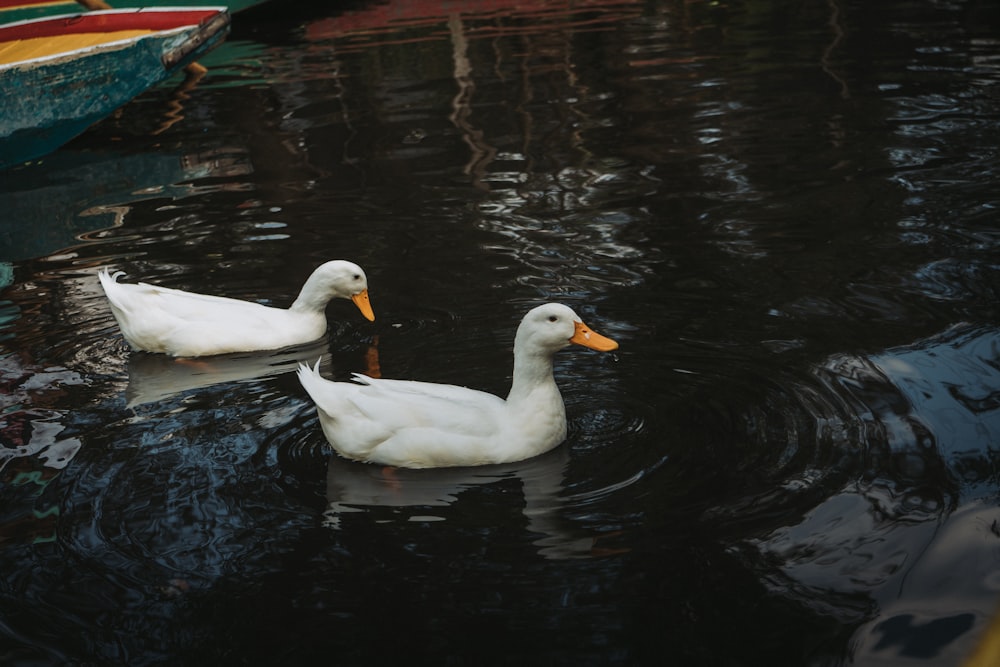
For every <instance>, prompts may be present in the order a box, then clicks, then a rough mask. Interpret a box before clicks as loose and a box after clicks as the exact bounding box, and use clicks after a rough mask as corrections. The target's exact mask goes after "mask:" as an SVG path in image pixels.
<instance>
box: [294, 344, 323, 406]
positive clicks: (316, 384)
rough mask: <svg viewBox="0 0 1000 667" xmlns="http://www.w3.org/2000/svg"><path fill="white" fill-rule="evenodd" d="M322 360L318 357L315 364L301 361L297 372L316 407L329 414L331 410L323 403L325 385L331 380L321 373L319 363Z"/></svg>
mask: <svg viewBox="0 0 1000 667" xmlns="http://www.w3.org/2000/svg"><path fill="white" fill-rule="evenodd" d="M322 360H323V358H322V357H320V358H319V359H317V360H316V364H315V365H314V366H310V365H309V364H304V363H301V362H300V363H299V370H298V371H297V374H298V376H299V383H301V384H302V388H303V389H305V390H306V393H307V394H309V398H311V399H312V401H313V403H315V404H316V407H317V408H319V409H320V410H323V412H326V413H328V414H329V413H330V410H328V409H327V406H325V405H324V404H323V403H324V401H323V389H324V385H325V384H328V383H329V382H330V381H329V380H327V379H325V378H324V377H323V376H322V375H320V374H319V364H320V361H322Z"/></svg>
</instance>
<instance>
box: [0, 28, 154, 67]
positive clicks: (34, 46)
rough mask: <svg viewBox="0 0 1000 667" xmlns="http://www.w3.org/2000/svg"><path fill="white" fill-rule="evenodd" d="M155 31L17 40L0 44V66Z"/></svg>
mask: <svg viewBox="0 0 1000 667" xmlns="http://www.w3.org/2000/svg"><path fill="white" fill-rule="evenodd" d="M153 32H157V31H156V30H115V31H112V32H85V33H81V34H79V35H60V36H58V37H36V38H34V39H19V40H16V41H13V42H4V43H0V65H8V64H10V63H16V62H20V61H22V60H31V59H33V58H43V57H46V56H55V55H59V54H60V53H66V52H69V51H75V50H77V49H83V48H87V47H90V46H98V45H100V44H105V43H107V42H117V41H119V40H123V39H132V38H133V37H140V36H142V35H148V34H150V33H153Z"/></svg>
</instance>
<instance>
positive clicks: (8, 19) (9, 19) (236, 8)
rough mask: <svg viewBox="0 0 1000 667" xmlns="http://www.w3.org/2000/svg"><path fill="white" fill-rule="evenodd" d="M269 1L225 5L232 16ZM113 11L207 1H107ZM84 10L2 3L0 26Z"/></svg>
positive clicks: (33, 0) (71, 4) (51, 0)
mask: <svg viewBox="0 0 1000 667" xmlns="http://www.w3.org/2000/svg"><path fill="white" fill-rule="evenodd" d="M268 1H269V0H232V1H231V2H227V3H226V10H227V11H228V12H229V13H230V14H235V13H237V12H241V11H243V10H244V9H249V8H250V7H254V6H256V5H260V4H263V3H264V2H268ZM106 2H107V4H109V5H111V6H112V8H114V9H138V8H140V7H163V8H166V7H171V8H174V7H204V6H205V0H106ZM84 9H85V7H84V6H83V5H81V4H79V3H78V2H76V0H0V24H7V23H13V22H14V21H26V20H29V19H38V18H45V17H49V16H58V15H60V14H73V13H74V12H82V11H84Z"/></svg>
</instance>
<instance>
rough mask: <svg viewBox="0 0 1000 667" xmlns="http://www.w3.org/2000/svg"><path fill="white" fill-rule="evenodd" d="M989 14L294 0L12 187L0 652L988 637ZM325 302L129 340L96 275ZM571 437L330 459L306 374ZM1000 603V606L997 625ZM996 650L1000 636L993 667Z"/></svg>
mask: <svg viewBox="0 0 1000 667" xmlns="http://www.w3.org/2000/svg"><path fill="white" fill-rule="evenodd" d="M998 27H1000V8H998V6H997V5H996V4H995V3H992V2H987V1H986V0H982V1H977V0H953V1H951V2H937V1H932V0H924V1H921V2H908V1H906V2H904V1H902V0H898V1H892V0H889V1H887V2H879V3H872V2H865V1H863V0H846V1H845V0H827V1H820V0H815V1H810V2H782V1H778V0H774V1H762V2H754V1H751V0H746V1H745V2H738V1H737V2H707V1H706V2H698V1H695V2H681V1H679V0H659V1H658V0H647V1H631V0H605V1H601V0H594V1H586V0H583V1H577V2H565V1H560V0H539V1H537V2H518V3H514V2H505V1H504V0H497V1H495V2H488V3H476V2H471V1H470V2H462V1H460V0H455V1H450V2H418V1H417V0H405V1H404V0H396V1H393V2H390V3H388V4H374V3H372V4H366V3H363V2H358V3H354V4H350V5H339V7H329V6H327V4H326V3H312V4H309V3H278V6H268V5H265V6H263V7H262V8H259V9H258V10H251V11H250V12H247V13H241V14H237V15H236V16H235V17H234V21H233V30H232V33H231V34H230V36H229V38H228V40H227V42H226V43H225V44H224V45H222V46H221V47H220V48H219V49H217V50H216V51H214V52H213V53H212V54H210V55H209V56H208V57H207V58H206V59H205V60H204V61H203V64H204V65H206V66H207V67H208V73H207V75H206V76H205V77H203V78H202V79H201V80H199V81H196V82H182V81H181V80H180V79H177V80H174V81H171V82H170V84H169V85H165V86H162V87H160V88H157V89H155V90H153V91H150V92H148V93H146V94H144V95H142V96H140V97H139V98H138V99H136V100H135V101H133V102H132V103H130V104H129V105H127V106H126V107H125V108H123V109H122V110H121V111H120V112H119V113H117V114H116V115H115V116H114V117H113V118H110V119H108V120H106V121H104V122H102V123H100V124H98V125H97V126H95V127H93V128H91V129H90V130H88V132H86V133H85V134H84V135H82V136H81V137H79V138H78V139H76V140H75V141H73V142H72V143H71V144H69V145H67V146H66V147H64V148H63V149H62V150H60V151H58V152H57V153H55V154H53V155H50V156H48V157H46V158H45V159H43V160H40V161H38V162H37V163H33V164H29V165H26V166H22V167H18V168H13V169H8V170H6V171H3V172H0V210H2V213H0V221H2V222H0V290H2V291H0V386H2V388H3V392H2V394H0V401H2V403H0V408H2V411H0V445H2V448H0V572H2V573H3V576H2V577H0V610H2V611H0V656H2V659H3V662H5V664H15V665H22V664H23V665H49V664H51V665H57V664H58V665H63V664H88V665H90V664H93V665H97V664H100V665H112V664H121V665H126V664H127V665H149V664H162V663H168V664H210V663H211V664H276V665H278V664H280V665H294V664H319V663H320V662H321V661H322V663H324V664H336V665H371V664H386V663H388V662H390V661H399V660H405V661H407V662H410V663H413V662H416V663H418V664H420V663H427V664H452V665H454V664H515V663H516V664H539V665H551V664H580V665H585V664H593V665H607V664H632V665H637V664H649V665H653V664H656V665H662V664H668V665H760V664H768V665H944V664H949V665H959V664H962V663H963V661H964V660H965V658H966V657H968V656H969V655H971V654H972V653H973V651H974V650H975V649H976V647H977V646H978V645H980V643H981V642H982V641H983V640H984V638H985V637H988V636H989V634H990V631H989V627H990V624H991V623H992V622H993V619H994V616H995V614H996V613H997V612H998V603H1000V557H998V554H1000V528H998V525H1000V504H998V500H1000V472H998V471H1000V458H998V456H1000V307H998V304H1000V301H998V297H1000V214H998V206H1000V188H998V187H997V180H998V175H1000V149H998V146H1000V31H998V30H997V28H998ZM335 258H346V259H351V260H353V261H355V262H358V263H359V264H360V265H361V266H363V267H364V268H365V270H366V272H367V274H368V278H369V283H370V286H371V297H372V304H373V306H374V309H375V313H376V316H377V319H376V320H375V322H373V323H369V322H367V321H366V320H364V319H363V318H362V317H361V316H360V315H359V314H358V313H357V311H356V310H355V309H354V308H353V307H352V306H351V304H349V303H346V302H343V301H337V302H335V303H332V304H331V305H330V306H329V309H328V315H329V320H330V332H329V335H328V337H327V338H326V339H324V340H322V341H319V342H318V343H316V344H314V345H310V346H307V347H305V348H302V349H296V350H290V351H283V352H281V353H260V354H248V355H231V356H227V357H225V358H221V359H211V360H201V361H199V362H197V363H192V362H190V361H187V360H173V359H168V358H164V357H161V356H157V355H148V354H144V353H133V352H130V351H129V350H128V348H127V346H126V345H125V343H124V341H123V340H122V338H121V336H120V334H119V332H118V329H117V327H116V324H115V321H114V320H113V318H112V316H111V313H110V311H109V310H108V307H107V304H106V301H105V299H104V296H103V294H102V292H101V290H100V287H99V284H98V282H97V277H96V274H97V271H98V269H100V268H101V267H105V266H108V267H113V268H115V269H120V270H122V271H125V272H126V273H127V274H128V277H127V278H126V280H129V281H137V280H143V281H148V282H153V283H158V284H162V285H167V286H170V287H176V288H182V289H190V290H197V291H202V292H210V293H215V294H224V295H227V296H233V297H237V298H243V299H250V300H254V301H259V302H262V303H267V304H271V305H279V306H287V305H288V304H290V302H291V301H292V300H293V298H294V297H295V295H296V294H297V292H298V289H299V287H300V286H301V284H302V282H303V281H304V279H305V277H306V276H307V275H308V274H309V272H310V271H311V270H312V268H314V267H315V266H316V265H318V264H320V263H321V262H323V261H325V260H328V259H335ZM544 301H560V302H563V303H566V304H568V305H570V306H572V307H573V308H574V309H575V310H576V311H577V312H578V313H579V314H580V315H581V316H582V317H583V319H584V320H585V321H586V322H587V323H588V324H589V325H590V326H592V327H593V328H594V329H595V330H597V331H599V332H601V333H603V334H605V335H607V336H610V337H611V338H614V339H615V340H617V341H618V343H619V344H620V349H619V350H617V351H616V352H614V353H609V354H600V353H596V352H591V351H587V350H583V349H582V348H576V349H573V350H566V351H563V352H561V353H560V354H559V355H558V356H557V360H556V376H557V381H558V382H559V384H560V387H561V390H562V393H563V397H564V399H565V402H566V406H567V413H568V418H569V435H568V438H567V441H566V442H565V443H564V444H563V445H562V446H560V447H559V448H557V449H555V450H553V451H552V452H550V453H549V454H547V455H544V456H541V457H539V458H536V459H532V460H528V461H524V462H521V463H517V464H510V465H505V466H498V467H484V468H478V469H454V470H427V471H402V470H400V471H395V474H388V473H387V472H386V471H383V470H382V469H381V468H379V467H377V466H372V465H365V464H360V463H353V462H348V461H345V460H342V459H339V458H338V457H337V456H336V455H334V454H333V453H332V451H331V450H330V448H329V447H328V446H327V445H326V442H325V440H324V438H323V435H322V433H321V431H320V429H319V424H318V421H317V419H316V414H315V410H314V408H313V405H312V403H311V402H310V401H309V400H308V397H307V396H306V394H305V392H304V391H303V390H302V388H301V386H300V385H299V383H298V381H297V379H296V378H295V375H294V373H291V372H290V371H292V370H293V369H294V368H295V365H296V361H297V360H298V359H310V360H313V359H317V358H319V357H321V356H322V359H323V362H322V369H323V372H324V374H325V375H326V376H328V377H333V378H338V379H345V378H347V377H349V376H350V374H351V373H353V372H359V371H360V372H368V373H374V374H379V375H381V376H383V377H396V378H409V379H420V380H428V381H434V382H447V383H455V384H461V385H466V386H471V387H475V388H477V389H482V390H486V391H491V392H494V393H498V394H501V395H503V394H505V393H506V390H507V388H508V383H509V379H510V372H511V358H510V350H511V342H512V338H513V332H514V329H515V328H516V325H517V323H518V321H519V320H520V318H521V316H522V315H523V314H524V312H525V311H527V310H528V309H529V308H530V307H532V306H534V305H536V304H538V303H541V302H544ZM994 632H996V631H994ZM978 664H988V663H986V662H983V663H978Z"/></svg>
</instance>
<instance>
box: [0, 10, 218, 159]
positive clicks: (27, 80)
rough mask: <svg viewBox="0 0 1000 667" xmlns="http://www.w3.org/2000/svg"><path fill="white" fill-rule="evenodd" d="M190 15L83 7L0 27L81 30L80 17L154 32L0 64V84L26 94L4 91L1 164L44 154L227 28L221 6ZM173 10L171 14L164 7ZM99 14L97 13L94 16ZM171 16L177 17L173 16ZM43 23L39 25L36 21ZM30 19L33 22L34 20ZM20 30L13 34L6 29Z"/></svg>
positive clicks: (173, 69)
mask: <svg viewBox="0 0 1000 667" xmlns="http://www.w3.org/2000/svg"><path fill="white" fill-rule="evenodd" d="M181 13H183V14H190V15H192V16H193V17H194V18H197V19H198V20H197V21H196V22H195V23H194V24H192V25H188V26H186V27H185V26H182V25H178V26H177V27H175V28H166V27H164V26H169V25H170V24H171V23H170V19H169V17H168V15H167V14H168V13H167V12H165V11H158V10H146V9H143V10H110V11H98V12H88V13H86V14H76V15H70V16H64V17H59V18H50V19H43V20H42V21H41V22H39V21H24V22H20V23H18V24H11V25H8V26H2V27H0V43H3V42H2V40H3V38H4V36H5V35H8V36H10V35H14V34H18V33H19V32H24V31H25V30H27V29H29V28H31V29H34V31H35V32H34V33H31V32H29V33H27V34H37V35H39V36H40V37H45V36H46V35H47V34H50V33H51V34H60V33H58V32H52V31H53V30H55V29H56V28H58V27H59V26H58V25H56V24H57V23H59V24H61V25H62V26H63V27H65V28H66V29H67V30H76V29H80V30H83V29H84V28H80V27H79V26H77V25H75V24H79V23H81V22H82V20H84V19H85V20H87V21H91V22H93V21H97V20H104V21H105V22H107V23H109V24H111V25H113V26H118V25H119V23H121V24H122V25H127V26H151V27H147V28H146V29H152V30H155V31H156V32H151V33H148V34H144V35H142V36H140V37H135V38H129V39H123V40H118V41H114V42H110V43H106V44H100V45H98V46H93V47H84V48H80V49H74V50H71V51H68V52H66V53H62V54H56V55H50V56H46V57H42V58H35V59H31V60H26V61H20V62H16V63H10V64H5V65H0V89H3V90H17V91H25V92H28V91H30V94H18V95H10V96H7V98H6V99H4V100H3V102H2V107H3V113H2V114H0V167H9V166H11V165H15V164H20V163H22V162H25V161H28V160H32V159H35V158H38V157H41V156H44V155H46V154H48V153H51V152H52V151H54V150H56V149H57V148H59V147H60V146H62V145H63V144H65V143H67V142H68V141H70V140H71V139H73V138H74V137H76V136H78V135H79V134H81V133H82V132H83V131H84V130H86V129H87V128H88V127H90V126H91V125H93V124H94V123H96V122H97V121H99V120H101V119H103V118H105V117H107V116H109V115H110V114H111V113H113V112H114V111H115V110H116V109H118V108H119V107H121V106H123V105H125V104H126V103H127V102H129V101H130V100H132V99H133V98H135V97H136V96H137V95H139V94H141V93H142V92H144V91H146V90H148V89H150V88H152V87H153V86H155V85H156V84H158V83H161V82H162V81H164V80H165V79H167V78H169V77H171V76H172V75H173V74H175V73H176V72H177V71H178V70H180V69H181V68H183V67H184V66H185V65H187V64H189V63H191V62H192V61H194V60H195V59H196V58H198V57H199V56H200V55H202V54H204V53H206V52H207V51H209V50H210V49H212V48H214V47H215V46H216V45H217V44H218V43H219V42H221V41H222V40H223V39H224V37H225V35H226V34H227V32H228V30H229V14H228V12H226V11H225V10H224V9H223V8H210V9H209V8H203V9H202V10H198V11H197V12H196V11H195V10H191V12H178V13H177V14H181ZM170 14H174V12H170ZM98 15H100V16H98ZM177 18H178V19H180V18H181V17H180V16H178V17H177ZM42 23H44V24H46V25H41V24H42ZM36 24H37V25H36ZM15 28H20V31H17V30H13V29H15Z"/></svg>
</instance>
